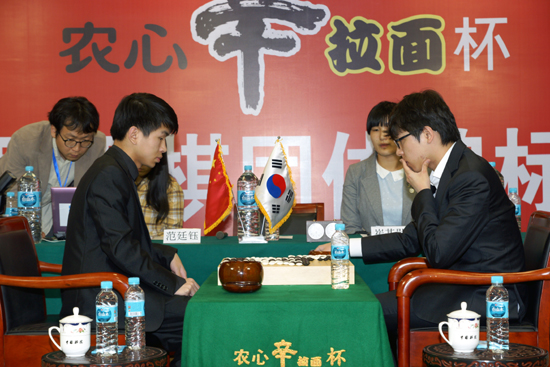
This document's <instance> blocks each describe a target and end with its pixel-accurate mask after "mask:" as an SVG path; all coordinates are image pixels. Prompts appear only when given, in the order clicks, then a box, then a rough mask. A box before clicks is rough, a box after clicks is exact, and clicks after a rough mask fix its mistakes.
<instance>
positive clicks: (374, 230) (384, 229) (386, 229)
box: [370, 226, 405, 236]
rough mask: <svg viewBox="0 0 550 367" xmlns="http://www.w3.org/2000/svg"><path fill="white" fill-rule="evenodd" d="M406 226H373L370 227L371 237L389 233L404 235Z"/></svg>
mask: <svg viewBox="0 0 550 367" xmlns="http://www.w3.org/2000/svg"><path fill="white" fill-rule="evenodd" d="M403 229H405V226H372V227H370V235H371V236H377V235H379V234H387V233H403Z"/></svg>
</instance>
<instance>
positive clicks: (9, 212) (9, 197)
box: [4, 192, 19, 217]
mask: <svg viewBox="0 0 550 367" xmlns="http://www.w3.org/2000/svg"><path fill="white" fill-rule="evenodd" d="M4 214H5V215H6V216H7V217H13V216H16V215H19V208H18V207H17V198H16V197H15V193H14V192H8V193H7V194H6V211H5V212H4Z"/></svg>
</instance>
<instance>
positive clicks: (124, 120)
mask: <svg viewBox="0 0 550 367" xmlns="http://www.w3.org/2000/svg"><path fill="white" fill-rule="evenodd" d="M132 126H135V127H137V128H138V129H139V130H140V131H141V132H142V133H143V135H145V136H149V134H150V133H152V132H153V131H155V130H157V129H159V128H161V127H162V126H164V127H166V128H167V129H168V130H170V133H171V134H175V133H177V132H178V116H177V115H176V113H175V112H174V109H173V108H172V107H170V105H169V104H168V103H166V102H165V101H164V100H163V99H161V98H159V97H157V96H155V95H153V94H150V93H134V94H130V95H129V96H126V97H124V98H122V100H121V101H120V103H119V104H118V107H117V108H116V111H115V117H114V118H113V125H112V126H111V136H112V137H113V139H114V140H123V139H124V137H125V136H126V133H127V132H128V130H130V128H131V127H132Z"/></svg>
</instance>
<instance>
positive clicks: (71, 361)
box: [42, 347, 168, 367]
mask: <svg viewBox="0 0 550 367" xmlns="http://www.w3.org/2000/svg"><path fill="white" fill-rule="evenodd" d="M94 349H95V347H92V348H90V350H89V351H88V352H87V353H86V355H85V356H83V357H67V356H66V355H65V353H63V352H62V351H57V352H51V353H48V354H45V355H44V356H42V367H57V366H63V367H73V366H74V367H80V366H93V367H95V366H97V367H100V366H101V367H111V366H113V367H114V366H116V367H124V366H126V367H133V366H141V365H143V364H144V363H147V364H146V365H147V366H149V365H151V366H155V367H165V366H167V365H168V354H167V353H166V351H165V350H163V349H160V348H154V347H145V349H142V350H130V349H124V350H123V351H122V352H120V353H118V354H116V355H113V356H109V357H100V356H97V355H92V353H91V352H92V350H94Z"/></svg>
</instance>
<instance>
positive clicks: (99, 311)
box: [95, 306, 118, 323]
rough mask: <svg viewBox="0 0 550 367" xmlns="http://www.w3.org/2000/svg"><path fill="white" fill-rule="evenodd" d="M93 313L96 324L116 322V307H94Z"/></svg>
mask: <svg viewBox="0 0 550 367" xmlns="http://www.w3.org/2000/svg"><path fill="white" fill-rule="evenodd" d="M95 311H96V319H95V321H96V322H98V323H103V322H117V321H118V315H117V314H118V306H95Z"/></svg>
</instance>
